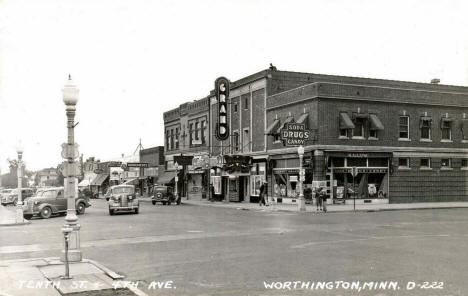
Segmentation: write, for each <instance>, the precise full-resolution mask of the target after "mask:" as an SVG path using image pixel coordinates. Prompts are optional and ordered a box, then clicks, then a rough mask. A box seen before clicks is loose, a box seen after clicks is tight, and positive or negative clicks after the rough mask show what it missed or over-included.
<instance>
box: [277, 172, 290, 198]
mask: <svg viewBox="0 0 468 296" xmlns="http://www.w3.org/2000/svg"><path fill="white" fill-rule="evenodd" d="M287 178H288V175H287V174H274V175H273V179H274V185H273V193H274V196H275V197H287V188H286V187H287V186H286V184H287V183H288V182H287Z"/></svg>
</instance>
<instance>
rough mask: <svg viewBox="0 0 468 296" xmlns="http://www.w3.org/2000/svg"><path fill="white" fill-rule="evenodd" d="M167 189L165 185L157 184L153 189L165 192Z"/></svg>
mask: <svg viewBox="0 0 468 296" xmlns="http://www.w3.org/2000/svg"><path fill="white" fill-rule="evenodd" d="M166 190H167V187H166V186H157V187H154V191H156V192H166Z"/></svg>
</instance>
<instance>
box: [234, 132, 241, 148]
mask: <svg viewBox="0 0 468 296" xmlns="http://www.w3.org/2000/svg"><path fill="white" fill-rule="evenodd" d="M232 140H233V141H234V145H233V146H234V151H235V152H238V151H239V148H240V147H239V132H238V131H235V132H234V133H233V134H232Z"/></svg>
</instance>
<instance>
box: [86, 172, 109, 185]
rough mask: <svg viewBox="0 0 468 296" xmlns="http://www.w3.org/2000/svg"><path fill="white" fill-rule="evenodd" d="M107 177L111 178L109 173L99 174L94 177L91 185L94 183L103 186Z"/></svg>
mask: <svg viewBox="0 0 468 296" xmlns="http://www.w3.org/2000/svg"><path fill="white" fill-rule="evenodd" d="M107 178H109V175H108V174H98V175H97V176H96V178H94V180H93V181H91V184H90V185H92V186H101V185H102V183H104V181H106V179H107Z"/></svg>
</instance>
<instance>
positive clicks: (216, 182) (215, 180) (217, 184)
mask: <svg viewBox="0 0 468 296" xmlns="http://www.w3.org/2000/svg"><path fill="white" fill-rule="evenodd" d="M211 183H212V184H213V187H214V193H215V194H221V176H212V177H211Z"/></svg>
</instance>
